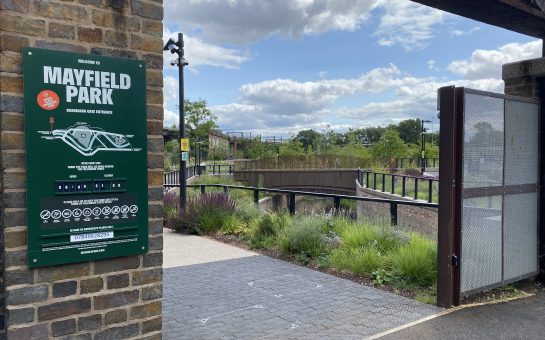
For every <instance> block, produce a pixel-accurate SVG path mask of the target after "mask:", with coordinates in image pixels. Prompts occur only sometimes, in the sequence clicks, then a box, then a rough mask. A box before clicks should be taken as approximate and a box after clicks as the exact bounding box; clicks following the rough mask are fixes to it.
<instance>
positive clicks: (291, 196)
mask: <svg viewBox="0 0 545 340" xmlns="http://www.w3.org/2000/svg"><path fill="white" fill-rule="evenodd" d="M164 187H165V188H170V187H177V185H164ZM187 187H188V188H199V189H200V192H201V193H205V192H206V188H207V187H215V188H222V189H223V193H224V194H225V195H228V192H229V189H240V190H249V191H253V197H254V203H256V204H257V203H259V197H260V196H259V195H260V193H262V192H266V193H273V194H283V195H287V196H288V206H287V208H288V210H289V212H290V214H292V215H293V214H295V211H296V200H295V198H296V196H312V197H321V198H330V199H332V200H333V205H334V207H335V211H336V212H338V211H340V206H341V199H346V200H355V201H363V202H375V203H384V204H389V206H390V220H391V223H392V225H397V221H398V219H397V211H398V209H397V207H398V206H399V205H407V206H417V207H430V208H437V207H438V204H436V203H426V202H416V201H401V200H392V199H384V198H372V197H360V196H349V195H337V194H326V193H321V192H307V191H295V190H284V189H270V188H258V187H246V186H240V185H226V184H191V185H188V186H187Z"/></svg>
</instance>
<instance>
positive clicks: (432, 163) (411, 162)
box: [396, 158, 439, 168]
mask: <svg viewBox="0 0 545 340" xmlns="http://www.w3.org/2000/svg"><path fill="white" fill-rule="evenodd" d="M424 162H425V163H426V167H427V168H437V167H439V158H426V159H425V160H424ZM407 167H409V168H410V167H414V168H421V167H422V158H397V159H396V168H407Z"/></svg>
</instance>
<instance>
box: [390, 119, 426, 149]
mask: <svg viewBox="0 0 545 340" xmlns="http://www.w3.org/2000/svg"><path fill="white" fill-rule="evenodd" d="M421 124H422V122H421V120H420V119H418V118H417V119H407V120H404V121H401V122H399V124H397V126H396V127H395V129H396V130H397V132H399V137H401V139H403V141H404V142H405V143H406V144H418V143H419V142H420V137H421V133H422V125H421Z"/></svg>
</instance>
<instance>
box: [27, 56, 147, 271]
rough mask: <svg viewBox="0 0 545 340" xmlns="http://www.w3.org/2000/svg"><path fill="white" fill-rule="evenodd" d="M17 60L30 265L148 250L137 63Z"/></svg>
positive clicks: (142, 69)
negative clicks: (20, 73)
mask: <svg viewBox="0 0 545 340" xmlns="http://www.w3.org/2000/svg"><path fill="white" fill-rule="evenodd" d="M23 55H24V57H23V73H24V74H23V76H24V107H25V143H26V182H27V191H26V193H27V221H28V265H29V267H42V266H48V265H56V264H63V263H71V262H83V261H90V260H97V259H104V258H111V257H117V256H127V255H135V254H142V253H145V252H147V250H148V187H147V182H148V181H147V126H146V66H145V63H144V62H143V61H138V60H125V59H117V58H110V57H103V56H96V55H87V54H79V53H67V52H58V51H51V50H45V49H37V48H25V49H24V51H23Z"/></svg>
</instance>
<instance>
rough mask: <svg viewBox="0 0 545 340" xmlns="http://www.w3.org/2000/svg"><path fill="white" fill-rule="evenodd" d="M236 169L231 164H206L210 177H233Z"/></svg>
mask: <svg viewBox="0 0 545 340" xmlns="http://www.w3.org/2000/svg"><path fill="white" fill-rule="evenodd" d="M233 171H234V167H233V165H231V164H206V173H207V174H208V175H232V174H233Z"/></svg>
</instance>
